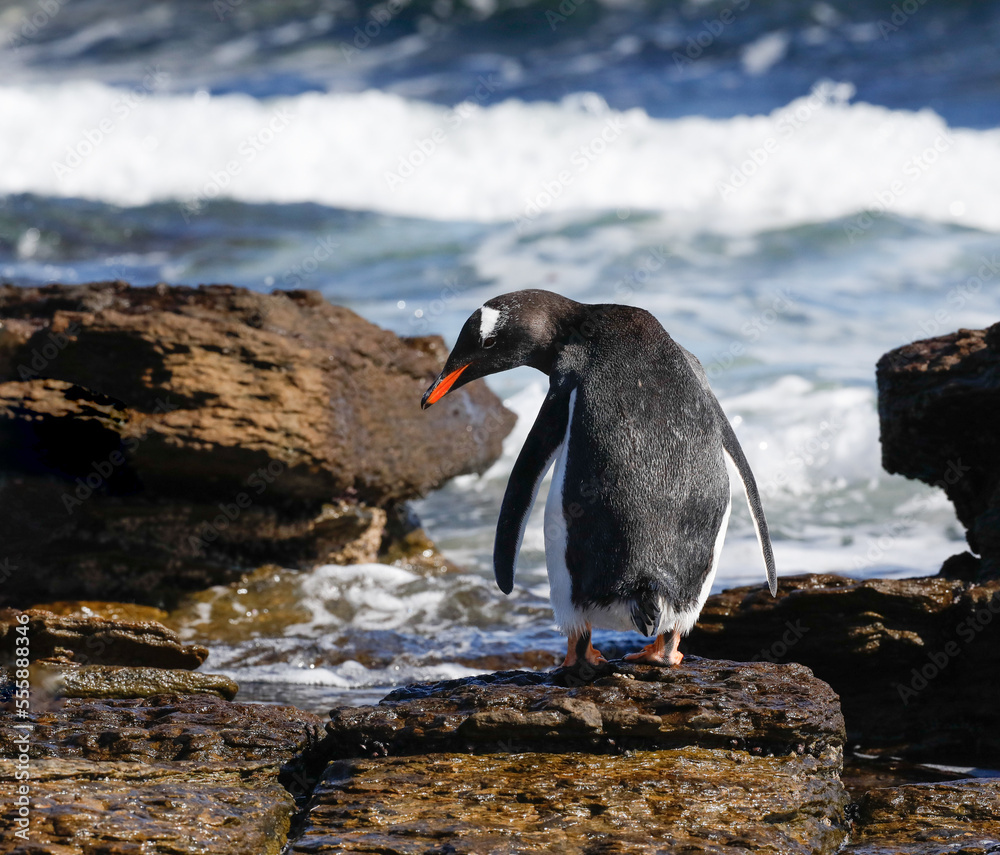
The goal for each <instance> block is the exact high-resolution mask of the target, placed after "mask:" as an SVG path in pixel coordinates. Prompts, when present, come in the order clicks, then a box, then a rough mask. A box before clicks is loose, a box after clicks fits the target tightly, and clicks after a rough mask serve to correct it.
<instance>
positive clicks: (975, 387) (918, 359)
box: [876, 324, 1000, 579]
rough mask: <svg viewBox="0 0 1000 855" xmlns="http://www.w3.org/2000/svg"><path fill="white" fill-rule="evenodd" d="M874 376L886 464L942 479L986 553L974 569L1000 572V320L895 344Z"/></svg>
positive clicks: (988, 575) (979, 550) (976, 547)
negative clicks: (999, 415)
mask: <svg viewBox="0 0 1000 855" xmlns="http://www.w3.org/2000/svg"><path fill="white" fill-rule="evenodd" d="M876 378H877V381H878V391H879V420H880V423H881V432H882V465H883V466H884V467H885V469H886V470H887V471H889V472H898V473H900V474H902V475H906V476H907V477H909V478H918V479H920V480H921V481H925V482H927V483H928V484H935V485H937V486H940V487H941V488H942V489H943V490H944V491H945V492H946V493H947V494H948V498H950V499H951V500H952V502H954V503H955V510H956V511H957V513H958V518H959V519H960V520H961V521H962V524H963V525H964V526H965V527H966V529H967V538H968V541H969V545H970V547H971V548H972V550H973V552H975V553H976V554H977V555H979V556H980V557H981V562H978V563H979V566H978V568H975V570H974V571H973V572H974V574H975V575H978V577H979V578H981V579H994V578H1000V431H998V430H997V413H998V412H1000V324H994V325H993V326H991V327H989V328H988V329H985V330H959V331H958V332H954V333H951V334H949V335H944V336H940V337H938V338H932V339H927V340H925V341H917V342H913V343H912V344H908V345H905V346H904V347H900V348H897V349H896V350H893V351H890V352H889V353H887V354H885V355H884V356H883V357H882V358H881V359H880V360H879V362H878V367H877V371H876ZM970 559H971V563H972V564H976V563H977V562H976V561H975V558H974V557H973V556H971V555H969V556H967V558H966V559H964V560H963V563H964V564H969V563H970Z"/></svg>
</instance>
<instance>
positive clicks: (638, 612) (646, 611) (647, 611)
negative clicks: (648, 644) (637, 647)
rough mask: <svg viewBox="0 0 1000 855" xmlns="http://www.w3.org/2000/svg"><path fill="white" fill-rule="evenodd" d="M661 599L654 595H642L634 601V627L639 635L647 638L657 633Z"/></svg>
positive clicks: (632, 614)
mask: <svg viewBox="0 0 1000 855" xmlns="http://www.w3.org/2000/svg"><path fill="white" fill-rule="evenodd" d="M660 613H661V608H660V598H659V597H657V596H656V595H655V594H654V593H652V592H648V593H645V594H641V595H639V596H637V597H636V598H635V599H633V600H632V609H631V617H632V625H633V626H634V627H635V628H636V631H637V632H638V633H639V635H644V636H646V637H647V638H648V637H649V636H651V635H653V634H654V633H655V632H656V628H657V627H658V626H659V625H660Z"/></svg>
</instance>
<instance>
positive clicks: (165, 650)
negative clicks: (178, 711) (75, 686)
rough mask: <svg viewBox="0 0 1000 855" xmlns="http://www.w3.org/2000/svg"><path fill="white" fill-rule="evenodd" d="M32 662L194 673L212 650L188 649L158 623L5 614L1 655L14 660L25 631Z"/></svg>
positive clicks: (34, 612)
mask: <svg viewBox="0 0 1000 855" xmlns="http://www.w3.org/2000/svg"><path fill="white" fill-rule="evenodd" d="M23 616H26V617H27V618H28V621H27V633H26V637H27V638H28V639H29V640H30V650H31V658H32V660H39V659H50V658H59V659H62V660H66V661H72V662H76V663H77V664H79V665H128V666H138V667H149V668H171V669H193V668H197V667H198V666H199V665H201V663H202V662H204V661H205V659H206V658H207V656H208V649H207V648H205V647H201V646H200V645H197V644H183V643H182V642H181V640H180V638H178V636H177V633H175V632H174V631H173V630H171V629H167V627H165V626H163V625H162V624H160V623H157V622H156V621H149V620H146V621H128V620H122V619H120V618H104V617H98V616H97V615H87V616H84V615H55V614H53V613H52V612H48V611H45V610H43V609H28V610H27V611H25V612H21V611H18V610H17V609H3V610H0V653H2V654H3V655H4V656H5V657H6V658H7V659H13V654H14V647H15V644H16V643H18V642H19V641H20V639H22V638H23V637H25V636H24V635H22V634H21V633H20V632H19V631H17V630H16V627H23V626H25V624H24V623H22V621H23V619H24V618H23Z"/></svg>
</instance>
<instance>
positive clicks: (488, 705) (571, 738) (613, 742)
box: [324, 657, 843, 757]
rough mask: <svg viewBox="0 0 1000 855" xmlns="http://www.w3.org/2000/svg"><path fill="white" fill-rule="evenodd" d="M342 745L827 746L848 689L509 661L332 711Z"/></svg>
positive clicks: (713, 667)
mask: <svg viewBox="0 0 1000 855" xmlns="http://www.w3.org/2000/svg"><path fill="white" fill-rule="evenodd" d="M327 733H328V737H327V740H326V742H325V744H324V746H325V747H326V748H327V750H328V751H329V752H330V755H331V756H335V757H350V756H355V755H357V754H365V753H370V752H372V751H375V752H386V753H388V754H391V755H395V754H398V753H409V752H413V751H449V750H468V751H491V750H496V748H497V745H498V744H499V743H503V744H504V746H505V748H504V749H503V750H513V749H512V746H516V750H519V751H532V750H547V751H552V750H554V749H559V750H566V751H569V750H575V749H584V750H588V751H596V752H602V751H618V750H623V749H639V748H643V749H651V748H675V747H679V746H685V745H697V746H705V747H711V748H721V749H739V750H747V751H751V752H753V753H755V754H773V753H778V754H785V753H788V752H793V753H797V754H810V755H814V756H819V755H822V754H823V753H824V752H826V751H827V750H833V751H839V750H840V749H841V748H842V746H843V718H842V716H841V714H840V707H839V704H838V702H837V696H836V695H835V694H834V693H833V691H832V690H831V689H830V688H829V686H826V685H825V684H824V683H821V682H820V681H818V680H816V679H815V678H814V677H813V676H812V674H810V672H809V671H808V669H806V668H803V667H801V666H799V665H788V666H784V667H775V666H774V665H772V664H770V663H759V662H758V663H737V662H710V661H707V660H700V659H695V658H693V657H692V658H690V659H688V660H687V661H685V663H684V665H683V666H682V667H681V668H676V669H675V668H653V667H649V666H635V665H629V664H627V663H614V664H612V665H609V666H606V667H604V668H602V669H601V670H600V671H597V672H595V673H593V674H590V675H586V676H585V678H581V676H580V675H579V673H578V672H574V671H571V670H567V669H560V670H558V671H555V672H536V671H507V672H503V671H501V672H498V673H496V674H489V675H484V676H483V677H472V678H467V679H462V680H449V681H445V682H441V683H427V684H417V685H414V686H409V687H406V688H403V689H398V690H396V691H395V692H392V693H391V694H389V695H388V696H387V697H386V698H385V700H384V701H382V703H380V704H379V705H378V706H374V707H354V708H351V707H341V708H340V709H337V710H334V711H333V712H332V713H331V721H330V722H329V724H327Z"/></svg>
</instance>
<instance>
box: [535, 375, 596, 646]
mask: <svg viewBox="0 0 1000 855" xmlns="http://www.w3.org/2000/svg"><path fill="white" fill-rule="evenodd" d="M575 406H576V389H573V390H572V391H571V392H570V393H569V417H568V418H567V419H566V436H564V437H563V441H562V445H561V446H559V451H558V452H556V465H555V469H553V471H552V483H551V484H550V485H549V495H548V498H547V499H546V500H545V569H546V572H547V573H548V576H549V601H550V602H551V603H552V612H553V614H554V615H555V619H556V623H557V624H558V625H559V628H560V629H561V630H562V631H563V632H564V633H566V634H567V635H574V634H578V633H580V632H582V631H583V630H584V629H585V625H586V623H587V616H586V615H585V614H584V613H583V611H582V610H580V609H578V608H577V607H576V606H574V605H573V580H572V579H570V576H569V568H568V567H567V566H566V540H567V527H566V517H565V515H564V514H563V484H564V483H565V479H566V458H567V457H568V456H569V434H570V431H571V430H572V429H573V410H574V408H575Z"/></svg>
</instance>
